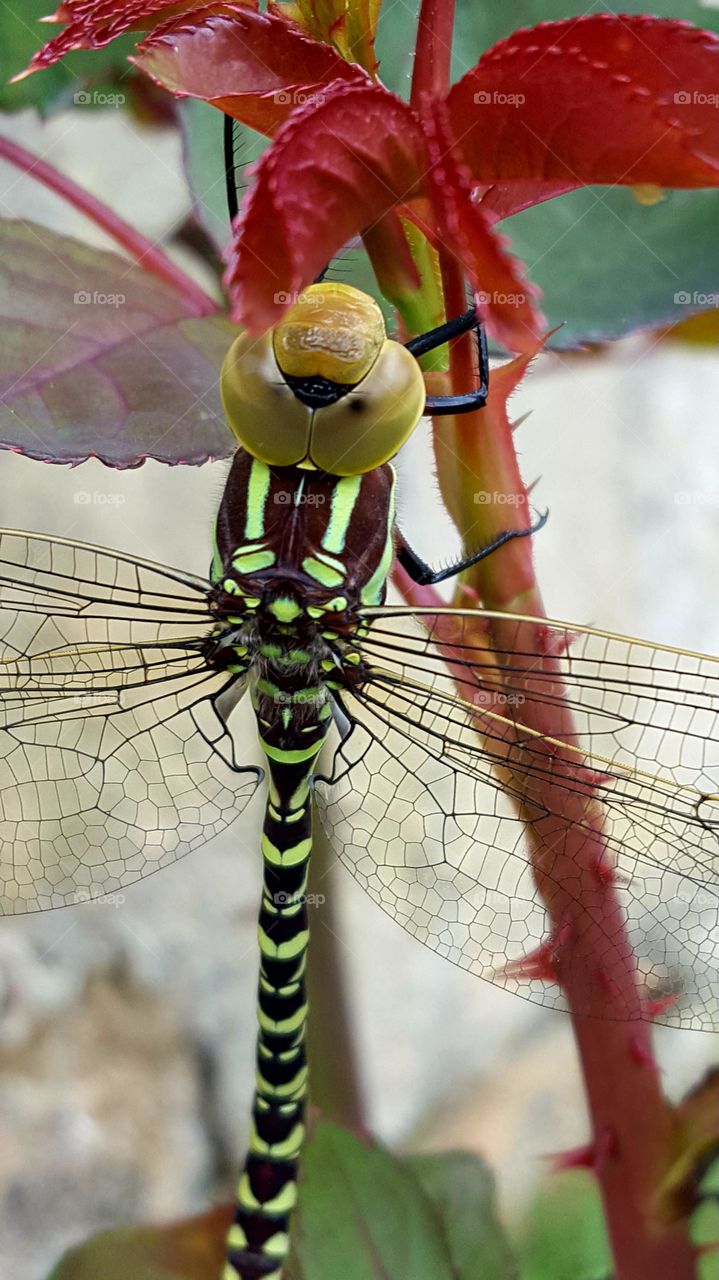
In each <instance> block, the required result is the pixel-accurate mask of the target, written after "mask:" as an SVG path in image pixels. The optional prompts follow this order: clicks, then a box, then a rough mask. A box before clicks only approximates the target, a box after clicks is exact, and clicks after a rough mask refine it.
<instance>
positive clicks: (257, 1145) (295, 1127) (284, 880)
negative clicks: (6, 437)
mask: <svg viewBox="0 0 719 1280" xmlns="http://www.w3.org/2000/svg"><path fill="white" fill-rule="evenodd" d="M273 689H274V693H273V692H272V690H273ZM254 702H255V710H256V713H257V719H258V726H259V733H260V742H261V745H262V748H263V751H264V752H265V755H266V757H267V774H268V783H269V796H268V801H267V808H266V811H265V821H264V828H263V836H262V856H263V867H264V879H263V890H262V906H261V908H260V919H259V942H260V981H259V1000H258V1019H259V1035H258V1041H257V1080H256V1092H255V1099H254V1106H253V1115H252V1130H251V1135H250V1142H249V1154H248V1157H247V1161H246V1164H245V1169H244V1171H243V1174H242V1177H241V1179H240V1184H239V1189H238V1194H237V1214H236V1219H235V1225H234V1227H233V1228H232V1230H231V1232H230V1236H229V1242H228V1243H229V1251H228V1258H229V1260H228V1265H227V1269H226V1273H225V1280H237V1277H239V1278H240V1280H257V1277H260V1276H264V1277H270V1278H271V1280H279V1277H280V1275H281V1266H282V1262H283V1260H284V1258H285V1256H286V1254H287V1248H288V1229H289V1217H290V1214H291V1212H292V1209H293V1208H294V1205H295V1200H296V1196H297V1172H298V1161H299V1155H300V1150H301V1147H302V1143H303V1139H304V1118H305V1117H304V1113H305V1098H306V1089H307V1059H306V1036H305V1028H306V1019H307V999H306V992H305V961H306V955H307V945H308V942H309V929H308V919H307V901H306V894H307V873H308V863H309V857H310V852H311V847H312V808H311V779H312V774H313V772H314V768H315V763H316V760H317V755H318V753H319V751H320V749H321V747H322V743H323V741H324V738H325V735H326V732H327V725H328V722H329V719H330V715H331V712H330V706H329V702H328V701H327V697H326V693H325V691H324V689H322V688H316V689H311V688H310V689H307V688H301V687H299V686H298V682H297V680H296V679H295V680H293V681H292V685H291V687H288V686H287V685H285V687H281V686H279V685H274V686H273V685H272V684H271V683H270V682H269V681H268V680H266V679H263V680H261V681H259V682H258V688H257V690H256V692H255V696H254Z"/></svg>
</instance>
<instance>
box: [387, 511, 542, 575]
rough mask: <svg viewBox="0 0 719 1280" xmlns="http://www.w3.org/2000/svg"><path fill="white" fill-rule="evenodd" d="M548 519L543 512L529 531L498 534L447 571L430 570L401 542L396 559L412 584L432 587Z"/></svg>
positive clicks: (515, 530)
mask: <svg viewBox="0 0 719 1280" xmlns="http://www.w3.org/2000/svg"><path fill="white" fill-rule="evenodd" d="M548 518H549V512H548V511H545V512H544V515H542V516H540V517H539V519H538V520H537V521H536V523H535V524H533V525H530V527H529V529H507V530H506V531H505V532H504V533H500V534H499V536H498V537H497V538H493V539H492V541H491V542H489V543H488V544H487V546H486V547H482V548H481V550H480V551H475V552H474V553H473V555H471V556H465V558H464V559H463V560H459V561H458V562H457V564H451V565H450V566H449V567H448V568H447V569H432V568H431V567H430V566H429V565H428V564H426V563H425V561H424V560H422V559H420V557H419V556H418V555H417V553H416V551H413V550H412V548H411V547H410V546H408V544H407V543H406V542H405V541H404V539H403V540H402V542H401V543H400V545H399V546H398V548H397V559H398V560H399V563H400V564H401V565H402V568H403V569H406V571H407V573H408V574H409V576H410V578H411V579H412V581H413V582H416V583H417V585H418V586H420V587H434V586H436V585H437V583H438V582H445V581H446V579H447V578H454V577H456V575H457V574H458V573H463V572H464V570H465V569H471V567H472V565H473V564H479V562H480V560H484V559H486V557H487V556H491V554H492V552H493V551H498V550H499V548H500V547H503V546H504V544H505V543H506V542H511V541H512V539H513V538H528V537H530V535H531V534H533V533H537V532H538V530H539V529H543V528H544V526H545V524H546V523H547V520H548Z"/></svg>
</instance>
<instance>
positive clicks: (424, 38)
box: [410, 0, 454, 110]
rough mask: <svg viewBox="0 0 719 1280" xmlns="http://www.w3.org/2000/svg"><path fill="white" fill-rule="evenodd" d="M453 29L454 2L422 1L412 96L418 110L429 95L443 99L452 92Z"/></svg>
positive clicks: (446, 0)
mask: <svg viewBox="0 0 719 1280" xmlns="http://www.w3.org/2000/svg"><path fill="white" fill-rule="evenodd" d="M453 28H454V0H422V6H421V8H420V11H419V23H418V26H417V44H416V52H415V61H414V71H413V73H412V92H411V95H410V105H411V106H412V107H414V109H415V110H417V109H418V108H419V106H420V104H421V102H422V99H423V98H424V97H425V95H426V94H430V95H431V96H432V97H438V98H440V97H441V98H443V97H444V95H445V94H446V93H447V90H448V89H449V68H450V63H451V59H452V31H453Z"/></svg>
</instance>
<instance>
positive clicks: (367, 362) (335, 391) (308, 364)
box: [221, 283, 425, 476]
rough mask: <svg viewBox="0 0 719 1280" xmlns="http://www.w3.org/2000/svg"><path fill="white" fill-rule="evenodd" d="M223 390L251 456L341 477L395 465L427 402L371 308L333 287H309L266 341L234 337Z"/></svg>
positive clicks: (363, 298) (411, 364) (353, 292)
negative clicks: (391, 461) (390, 461)
mask: <svg viewBox="0 0 719 1280" xmlns="http://www.w3.org/2000/svg"><path fill="white" fill-rule="evenodd" d="M221 391H222V401H223V404H224V408H225V413H226V415H227V420H228V422H229V424H230V427H231V429H232V431H233V433H234V434H235V436H236V437H237V439H238V440H239V442H240V444H241V445H242V446H243V448H244V449H246V450H247V451H248V453H251V454H252V455H253V457H255V458H259V460H260V461H261V462H265V463H267V464H268V465H269V466H285V467H286V466H295V467H305V468H307V469H316V470H319V471H325V472H328V473H329V474H330V475H338V476H347V475H359V474H362V473H364V472H367V471H373V470H374V469H375V468H376V467H379V466H381V465H382V464H383V463H385V462H388V461H389V459H390V458H392V457H394V455H395V454H396V453H397V451H398V449H399V448H400V447H401V445H402V444H404V442H405V440H406V439H407V437H408V436H409V435H410V434H411V432H412V431H413V430H414V428H415V427H416V425H417V423H418V422H419V419H420V418H421V416H422V412H423V410H424V403H425V388H424V379H423V377H422V372H421V370H420V367H419V365H418V364H417V361H416V360H415V358H414V356H412V355H411V354H410V353H409V351H407V349H406V347H403V346H402V344H401V343H399V342H394V341H393V340H392V339H391V338H388V337H387V332H386V330H385V325H384V318H383V316H382V312H381V311H380V308H379V307H378V305H377V303H376V302H375V301H374V299H373V298H370V297H369V295H368V294H366V293H362V292H361V291H360V290H359V289H355V288H353V287H352V286H351V285H345V284H334V283H323V284H315V285H310V287H309V288H307V289H305V291H304V293H302V294H301V295H300V297H299V298H298V300H297V302H296V303H295V305H294V306H293V307H291V308H290V310H289V311H288V312H287V313H286V315H285V316H284V317H283V318H282V320H281V321H280V323H279V324H278V325H277V326H276V327H275V328H274V329H273V330H271V331H270V332H269V333H267V334H264V335H263V337H261V338H252V337H250V335H249V334H246V333H243V334H240V336H239V337H238V338H236V339H235V341H234V342H233V344H232V346H231V347H230V350H229V351H228V353H227V355H226V357H225V361H224V364H223V366H222V374H221Z"/></svg>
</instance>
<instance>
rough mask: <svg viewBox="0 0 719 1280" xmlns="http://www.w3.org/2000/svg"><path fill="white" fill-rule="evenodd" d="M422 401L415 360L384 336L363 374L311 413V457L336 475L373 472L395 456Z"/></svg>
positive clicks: (415, 420) (422, 389)
mask: <svg viewBox="0 0 719 1280" xmlns="http://www.w3.org/2000/svg"><path fill="white" fill-rule="evenodd" d="M424 402H425V387H424V378H423V377H422V373H421V370H420V367H419V365H418V364H417V361H416V360H415V358H414V356H412V355H410V353H409V351H407V349H406V348H405V347H403V346H401V345H400V343H399V342H392V341H391V340H389V339H387V340H386V341H385V344H384V346H383V348H382V350H381V352H380V354H379V356H378V357H377V359H376V360H375V362H374V364H373V366H372V368H371V369H370V371H369V373H368V374H367V376H366V377H365V378H363V379H362V381H361V382H359V383H358V384H357V386H356V387H354V388H353V389H352V390H351V391H348V393H347V395H345V396H342V398H341V399H340V400H337V401H336V402H335V404H331V405H327V407H326V408H324V409H317V410H316V411H315V416H314V419H313V422H312V443H311V453H312V461H313V462H314V463H315V465H316V466H317V467H320V468H321V470H322V471H329V472H331V473H332V474H333V475H336V476H351V475H358V474H359V473H360V472H365V471H372V470H373V469H374V468H375V467H379V466H381V465H382V463H383V462H388V461H389V459H390V458H393V457H394V455H395V454H396V453H397V451H398V450H399V449H400V448H401V446H402V445H403V444H404V442H405V440H406V439H407V437H408V436H409V435H411V433H412V432H413V431H414V429H415V427H416V426H417V423H418V422H419V420H420V418H421V417H422V413H423V411H424Z"/></svg>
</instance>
